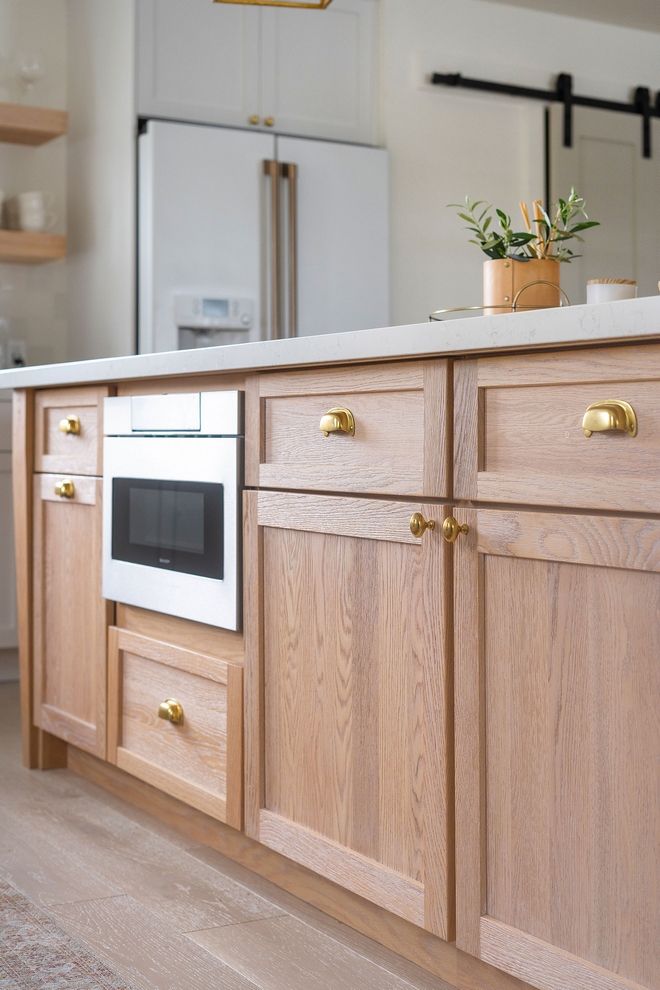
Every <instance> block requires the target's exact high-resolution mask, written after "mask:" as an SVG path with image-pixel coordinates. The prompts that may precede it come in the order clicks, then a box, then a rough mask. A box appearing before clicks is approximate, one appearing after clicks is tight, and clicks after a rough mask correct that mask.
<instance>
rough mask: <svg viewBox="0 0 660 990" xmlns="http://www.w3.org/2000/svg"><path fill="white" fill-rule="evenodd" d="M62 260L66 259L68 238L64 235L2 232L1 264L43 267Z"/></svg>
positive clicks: (18, 231) (0, 233)
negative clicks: (42, 265)
mask: <svg viewBox="0 0 660 990" xmlns="http://www.w3.org/2000/svg"><path fill="white" fill-rule="evenodd" d="M60 258H66V237H63V236H62V234H31V233H28V232H27V231H24V230H0V264H4V263H6V262H11V263H13V264H18V265H41V264H43V263H44V262H45V261H58V260H59V259H60Z"/></svg>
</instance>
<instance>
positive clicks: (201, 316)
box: [174, 295, 254, 330]
mask: <svg viewBox="0 0 660 990" xmlns="http://www.w3.org/2000/svg"><path fill="white" fill-rule="evenodd" d="M174 310H175V316H176V325H177V327H178V328H179V329H190V330H250V329H251V328H252V324H253V322H254V302H253V300H252V299H236V298H231V297H228V296H220V295H218V296H193V295H177V296H175V297H174Z"/></svg>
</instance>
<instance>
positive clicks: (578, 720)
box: [454, 509, 660, 990]
mask: <svg viewBox="0 0 660 990" xmlns="http://www.w3.org/2000/svg"><path fill="white" fill-rule="evenodd" d="M456 516H457V517H458V521H459V522H461V523H468V524H469V527H470V530H469V533H468V534H467V535H465V536H460V537H459V540H458V542H457V543H456V546H455V556H454V573H455V579H456V586H455V596H456V597H455V630H456V641H455V691H456V871H457V945H458V946H459V948H462V949H464V950H466V951H468V952H471V953H473V954H474V955H476V956H478V957H480V958H481V959H483V960H485V961H486V962H489V963H492V964H493V965H494V966H497V967H499V968H500V969H503V970H505V971H506V972H508V973H510V974H512V975H513V976H516V977H518V978H520V979H522V980H526V981H528V982H529V983H531V984H533V985H534V986H536V987H539V988H541V990H557V988H564V987H566V988H573V987H581V988H582V987H584V988H589V990H605V988H607V990H634V988H655V987H658V986H659V985H660V953H659V952H658V944H659V941H658V938H659V933H660V898H659V897H658V890H660V845H659V844H658V821H660V663H658V643H659V642H660V521H658V520H651V519H633V518H617V517H607V516H588V515H570V514H565V515H562V514H559V513H556V514H555V513H545V512H520V511H504V510H501V511H500V510H498V511H494V510H486V509H484V510H467V509H457V510H456Z"/></svg>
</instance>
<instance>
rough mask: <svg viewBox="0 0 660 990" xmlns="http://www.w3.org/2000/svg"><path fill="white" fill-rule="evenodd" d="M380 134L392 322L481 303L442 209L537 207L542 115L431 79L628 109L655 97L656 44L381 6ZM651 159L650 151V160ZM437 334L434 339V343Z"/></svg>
mask: <svg viewBox="0 0 660 990" xmlns="http://www.w3.org/2000/svg"><path fill="white" fill-rule="evenodd" d="M380 13H381V24H380V31H381V35H380V51H381V79H380V114H381V120H380V127H381V140H382V141H383V143H385V144H386V146H387V147H388V148H389V150H390V156H391V175H392V186H391V208H392V214H391V231H392V285H391V291H392V320H393V323H397V324H405V323H413V322H419V321H423V320H425V319H426V318H427V317H428V314H429V312H430V311H432V310H435V309H440V308H446V307H450V306H467V305H478V304H479V303H480V302H481V261H482V260H483V257H484V256H483V255H482V254H481V252H480V251H479V249H478V248H477V247H475V246H474V245H470V244H468V243H467V238H468V235H467V234H466V233H465V232H464V231H462V230H461V226H462V223H461V221H460V220H458V219H457V218H456V217H455V215H454V212H453V211H451V210H447V209H446V208H445V204H447V203H451V202H460V201H461V200H462V199H463V198H464V196H465V195H466V194H469V195H470V196H471V197H472V198H473V199H487V200H488V201H489V202H495V203H496V204H497V205H498V206H501V207H502V208H503V209H505V210H506V211H507V212H509V213H514V211H515V213H516V214H517V215H518V216H519V211H518V202H519V200H521V199H527V200H528V201H530V200H531V199H533V198H538V197H542V196H543V192H544V189H543V182H544V175H543V104H541V103H536V102H531V101H522V100H520V101H519V100H515V99H512V98H511V97H508V96H502V97H495V96H490V95H487V94H482V93H468V92H467V91H465V90H463V91H455V90H448V89H446V88H444V87H439V86H431V85H429V84H428V83H427V82H426V79H427V78H428V75H429V74H430V73H431V72H433V71H436V72H461V73H462V74H463V75H466V76H475V77H478V78H485V79H495V80H499V81H501V82H511V83H519V84H520V85H528V86H537V87H540V88H549V87H550V85H551V84H552V82H553V80H554V76H555V75H556V73H558V72H570V73H572V74H573V75H574V88H575V91H576V92H579V93H584V94H586V95H593V96H600V97H604V98H610V99H616V100H628V99H629V97H630V87H634V86H637V85H644V86H649V87H651V88H653V89H660V34H656V33H652V32H646V31H635V30H631V29H627V28H622V27H616V26H612V25H606V24H598V23H595V22H594V21H586V20H579V19H577V18H573V17H563V16H558V15H554V14H546V13H542V12H538V11H532V10H523V9H521V8H519V7H512V6H509V5H499V4H496V3H492V2H483V0H381V3H380ZM655 153H656V154H660V148H658V149H656V152H655ZM439 332H440V331H439Z"/></svg>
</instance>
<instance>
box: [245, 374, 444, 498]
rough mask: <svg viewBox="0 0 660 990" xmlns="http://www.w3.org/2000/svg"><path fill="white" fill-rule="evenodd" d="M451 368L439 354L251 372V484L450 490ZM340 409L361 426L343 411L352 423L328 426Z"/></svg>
mask: <svg viewBox="0 0 660 990" xmlns="http://www.w3.org/2000/svg"><path fill="white" fill-rule="evenodd" d="M447 373H448V363H447V361H444V360H436V361H424V362H415V363H406V364H388V365H377V366H375V365H371V366H364V367H357V368H355V367H354V368H346V369H343V368H340V369H327V370H326V369H322V370H317V371H303V372H290V373H289V372H281V373H275V374H267V375H260V376H255V377H254V378H252V379H248V383H247V391H246V482H247V484H248V485H252V486H255V487H256V486H261V487H267V488H297V489H309V490H316V491H339V492H364V493H375V494H397V495H426V496H432V497H444V496H446V495H448V494H449V491H448V489H449V471H448V463H447V462H448V452H449V441H448V435H447V412H446V411H447V394H448V389H447ZM337 409H344V410H347V411H348V412H350V414H351V416H352V420H353V422H354V433H353V434H351V432H350V422H349V423H347V422H346V416H344V417H343V418H344V423H343V426H344V427H345V429H341V430H336V431H331V432H330V433H329V435H328V436H325V435H324V432H323V430H322V429H321V428H320V423H321V419H322V418H323V417H324V416H325V415H326V414H328V413H329V412H330V411H332V410H337ZM339 418H340V419H341V418H342V416H341V415H340V416H339ZM346 427H349V429H346Z"/></svg>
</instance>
